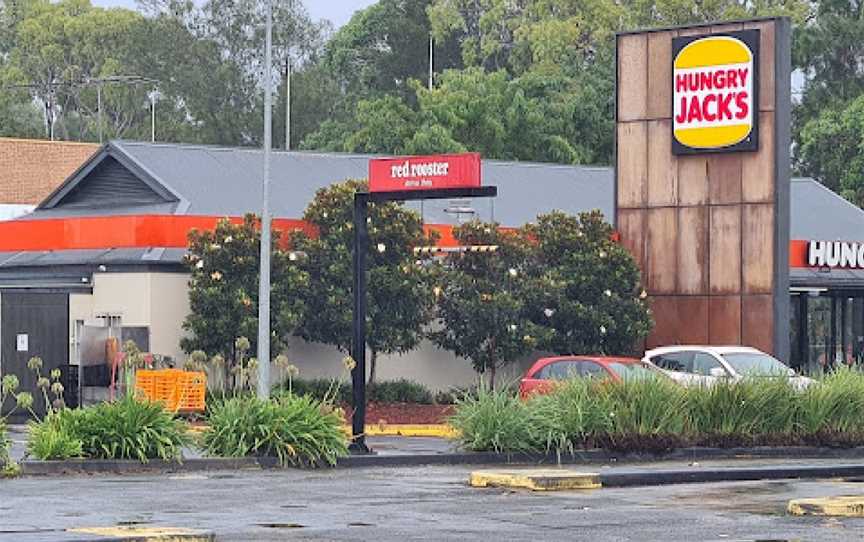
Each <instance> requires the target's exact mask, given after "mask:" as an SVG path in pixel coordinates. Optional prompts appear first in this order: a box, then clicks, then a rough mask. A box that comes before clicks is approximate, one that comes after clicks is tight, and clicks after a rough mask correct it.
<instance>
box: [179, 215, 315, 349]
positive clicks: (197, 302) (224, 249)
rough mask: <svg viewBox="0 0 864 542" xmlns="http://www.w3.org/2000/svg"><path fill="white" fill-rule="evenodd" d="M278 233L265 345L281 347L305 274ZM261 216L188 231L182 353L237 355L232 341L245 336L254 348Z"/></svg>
mask: <svg viewBox="0 0 864 542" xmlns="http://www.w3.org/2000/svg"><path fill="white" fill-rule="evenodd" d="M280 239H281V237H280V233H279V232H278V231H274V232H273V254H272V260H271V265H272V278H273V280H272V285H273V286H272V291H271V316H270V318H271V322H272V326H273V330H272V334H271V344H270V348H271V351H272V352H284V351H285V350H286V348H287V341H288V338H289V337H290V336H291V335H293V333H294V331H295V330H296V329H297V327H298V326H299V325H300V322H301V321H302V319H303V317H304V314H305V313H306V306H305V302H304V300H303V298H302V297H301V296H300V292H301V291H302V290H304V289H305V288H306V287H307V286H308V283H309V277H308V276H307V275H306V273H305V272H304V271H303V270H302V269H301V268H300V266H299V265H297V263H296V262H295V261H294V260H292V258H291V256H290V253H289V252H286V251H285V250H283V249H282V248H280V247H281V242H280ZM260 242H261V234H260V222H259V221H258V219H257V218H256V217H255V216H253V215H246V216H245V217H244V219H243V222H242V223H240V224H233V223H231V222H230V221H229V220H227V219H223V220H220V221H219V223H218V224H217V225H216V228H215V230H214V231H192V232H190V234H189V250H188V255H187V256H186V263H187V265H188V267H189V271H190V273H191V275H192V276H191V278H190V280H189V304H190V309H191V312H190V314H189V315H188V316H187V318H186V320H185V321H184V322H183V329H185V330H186V331H188V332H190V334H191V335H190V336H189V337H187V338H184V339H183V340H182V341H181V346H182V348H183V350H184V351H185V352H187V353H189V352H192V351H195V350H202V351H204V352H206V353H208V354H210V355H214V354H219V355H221V356H223V357H225V358H227V359H229V360H234V361H235V362H236V360H237V359H238V352H236V344H235V341H236V339H237V338H238V337H246V338H247V339H249V343H250V344H249V348H248V349H249V350H251V351H255V350H256V349H257V344H256V340H257V336H258V262H259V250H260Z"/></svg>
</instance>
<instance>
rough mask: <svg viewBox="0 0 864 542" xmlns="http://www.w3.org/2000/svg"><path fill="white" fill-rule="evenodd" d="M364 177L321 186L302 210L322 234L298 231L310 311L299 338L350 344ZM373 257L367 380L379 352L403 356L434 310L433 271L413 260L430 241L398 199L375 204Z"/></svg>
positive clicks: (372, 212) (371, 222) (371, 214)
mask: <svg viewBox="0 0 864 542" xmlns="http://www.w3.org/2000/svg"><path fill="white" fill-rule="evenodd" d="M365 187H366V185H365V183H364V182H361V181H346V182H343V183H338V184H334V185H331V186H329V187H327V188H322V189H321V190H319V191H318V192H317V193H316V194H315V198H314V199H313V200H312V202H310V203H309V205H308V207H307V208H306V211H305V213H304V215H303V218H304V220H306V221H307V222H309V223H311V224H312V225H313V226H315V227H316V228H317V231H318V233H317V236H308V235H304V234H302V233H297V234H295V235H294V236H293V238H292V244H293V246H295V247H296V249H297V250H302V251H303V252H305V253H306V254H307V257H306V259H305V260H304V269H305V270H306V272H307V273H308V274H309V277H310V280H309V285H308V287H307V288H305V289H304V295H305V299H306V300H307V305H308V306H309V307H311V308H313V310H310V311H309V313H308V314H307V315H306V318H305V319H304V321H303V323H302V325H301V326H300V327H299V330H298V335H300V336H301V337H302V338H304V339H305V340H308V341H312V342H318V343H322V344H329V345H332V346H335V347H336V348H338V349H339V350H341V351H343V352H348V351H349V350H350V348H351V338H352V314H353V312H352V310H353V294H352V292H353V284H352V278H353V272H352V270H353V262H352V253H353V250H354V232H353V209H354V206H353V201H354V193H355V192H357V191H358V190H365ZM369 239H370V241H369V254H368V259H367V266H368V273H369V279H368V299H367V321H366V341H367V346H368V348H369V351H370V354H371V356H370V363H369V367H370V374H369V383H370V384H374V382H375V377H376V369H377V360H378V356H379V354H403V353H406V352H409V351H411V350H413V349H414V348H416V347H417V346H418V345H419V344H420V341H421V340H422V339H423V330H424V326H425V325H426V324H427V323H428V322H429V320H430V318H431V312H432V303H433V295H432V292H431V289H430V287H429V285H428V281H427V272H426V271H425V269H424V268H423V267H421V266H417V265H415V258H414V256H413V247H415V246H420V245H423V244H427V243H429V242H430V240H429V239H427V237H426V236H425V234H424V232H423V223H422V220H421V218H420V216H419V215H418V214H417V213H416V212H414V211H412V210H409V209H406V208H405V207H404V206H403V205H401V204H398V203H384V204H370V205H369Z"/></svg>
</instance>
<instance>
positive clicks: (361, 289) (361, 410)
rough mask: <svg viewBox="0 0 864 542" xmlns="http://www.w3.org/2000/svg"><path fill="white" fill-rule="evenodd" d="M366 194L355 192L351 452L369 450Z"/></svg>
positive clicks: (367, 195)
mask: <svg viewBox="0 0 864 542" xmlns="http://www.w3.org/2000/svg"><path fill="white" fill-rule="evenodd" d="M368 203H369V194H366V193H359V192H358V193H357V194H354V324H353V326H354V336H353V340H352V343H351V357H352V358H354V369H353V370H352V371H351V381H352V382H351V384H352V386H351V387H352V391H353V393H352V396H353V397H352V398H353V402H354V414H353V415H352V417H351V446H350V450H351V452H353V453H369V448H368V447H367V446H366V436H365V434H364V432H365V431H366V253H367V251H368V247H369V232H368V228H367V224H366V217H367V215H368V212H367V210H368V209H367V208H368Z"/></svg>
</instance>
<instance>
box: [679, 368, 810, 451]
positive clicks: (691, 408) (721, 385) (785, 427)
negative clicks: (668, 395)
mask: <svg viewBox="0 0 864 542" xmlns="http://www.w3.org/2000/svg"><path fill="white" fill-rule="evenodd" d="M686 397H687V400H686V405H685V406H684V411H685V413H687V414H688V415H689V417H690V425H691V428H692V430H693V432H694V433H695V434H696V435H697V436H698V444H701V445H708V446H727V447H728V446H752V445H757V444H780V443H782V444H793V443H795V441H796V439H797V438H798V437H797V436H796V430H797V416H798V412H799V403H800V401H801V397H800V394H799V393H798V392H796V391H795V389H794V388H793V386H792V385H791V384H790V383H789V381H788V380H787V379H783V378H777V379H775V378H752V379H745V380H743V381H740V382H728V381H722V382H717V383H716V384H714V385H713V386H710V387H697V388H690V389H688V390H687V391H686Z"/></svg>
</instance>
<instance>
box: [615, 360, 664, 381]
mask: <svg viewBox="0 0 864 542" xmlns="http://www.w3.org/2000/svg"><path fill="white" fill-rule="evenodd" d="M608 366H609V368H610V369H612V372H614V373H615V374H617V375H618V376H620V377H621V380H648V379H649V378H656V377H657V374H655V373H654V371H652V370H650V369H646V368H645V367H643V366H641V365H639V364H636V363H618V362H612V363H609V364H608Z"/></svg>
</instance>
